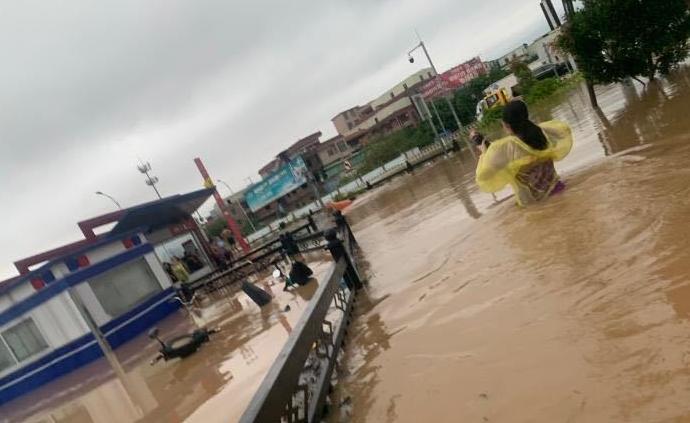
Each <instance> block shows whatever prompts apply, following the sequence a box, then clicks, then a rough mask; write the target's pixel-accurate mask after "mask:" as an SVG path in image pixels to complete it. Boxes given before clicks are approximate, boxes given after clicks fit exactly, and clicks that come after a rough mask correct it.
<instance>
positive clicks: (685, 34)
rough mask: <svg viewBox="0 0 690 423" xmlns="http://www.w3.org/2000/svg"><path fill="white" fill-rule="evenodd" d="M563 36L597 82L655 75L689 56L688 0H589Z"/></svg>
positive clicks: (587, 75)
mask: <svg viewBox="0 0 690 423" xmlns="http://www.w3.org/2000/svg"><path fill="white" fill-rule="evenodd" d="M583 3H584V8H582V9H580V10H578V11H576V12H575V14H574V15H573V16H572V17H571V18H570V19H569V22H568V23H567V25H566V26H565V27H564V30H563V34H562V35H561V36H560V37H559V40H558V45H559V47H560V48H561V49H562V50H564V51H566V52H568V53H570V54H572V55H573V56H575V58H576V60H577V63H578V67H579V68H580V71H581V72H582V73H583V74H584V76H585V78H586V79H587V80H588V81H590V82H593V83H610V82H617V81H620V80H622V79H624V78H627V77H637V76H645V77H648V78H650V79H654V77H655V76H656V74H657V73H661V74H666V73H668V72H669V71H670V70H671V69H672V68H674V67H675V66H676V65H677V64H678V63H680V62H682V61H683V60H685V58H686V57H687V56H688V38H690V11H689V10H688V5H687V4H686V2H685V1H684V0H585V1H584V2H583Z"/></svg>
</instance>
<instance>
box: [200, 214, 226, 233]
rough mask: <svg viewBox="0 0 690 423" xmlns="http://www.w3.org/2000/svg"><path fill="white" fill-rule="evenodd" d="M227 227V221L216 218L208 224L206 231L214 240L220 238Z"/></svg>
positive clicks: (205, 227)
mask: <svg viewBox="0 0 690 423" xmlns="http://www.w3.org/2000/svg"><path fill="white" fill-rule="evenodd" d="M227 227H228V223H227V222H226V221H225V219H218V218H216V219H213V220H211V221H208V222H206V225H205V226H204V230H205V231H206V235H207V236H208V237H209V238H214V237H217V236H220V233H221V232H223V229H226V228H227Z"/></svg>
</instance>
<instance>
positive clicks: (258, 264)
mask: <svg viewBox="0 0 690 423" xmlns="http://www.w3.org/2000/svg"><path fill="white" fill-rule="evenodd" d="M317 230H318V228H317V227H316V224H315V223H314V221H313V220H312V219H311V218H309V219H308V220H307V222H306V223H305V224H303V225H301V226H299V227H297V228H295V229H294V230H292V231H290V232H288V234H289V236H290V237H292V238H295V239H296V241H298V242H302V239H305V240H309V239H311V238H315V237H316V238H318V237H323V233H322V232H318V231H317ZM302 234H306V235H305V236H302ZM284 253H285V252H284V247H283V245H282V243H281V240H280V239H279V238H275V239H272V240H270V241H268V242H266V243H264V244H262V245H261V246H259V247H257V248H255V249H253V250H251V251H250V252H248V253H247V254H245V255H243V256H240V257H238V258H236V259H235V260H234V261H233V263H232V265H231V266H230V267H228V268H225V269H218V270H216V271H214V272H212V273H210V274H208V275H206V276H205V277H203V278H201V279H199V280H198V281H195V282H193V283H191V284H190V285H189V286H188V289H190V290H192V291H201V292H203V293H204V294H212V293H214V292H217V291H224V290H227V289H228V288H230V287H231V286H233V285H236V284H237V283H239V282H242V281H244V280H246V279H247V277H248V276H250V275H252V274H255V273H258V272H261V271H263V270H266V269H268V268H269V267H271V266H273V265H274V264H276V263H278V262H280V261H281V260H282V259H283V257H284Z"/></svg>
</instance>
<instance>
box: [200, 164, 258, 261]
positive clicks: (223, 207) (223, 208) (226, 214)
mask: <svg viewBox="0 0 690 423" xmlns="http://www.w3.org/2000/svg"><path fill="white" fill-rule="evenodd" d="M194 163H195V164H196V168H197V169H199V173H201V177H202V178H204V186H205V187H207V188H213V198H214V199H215V200H216V204H217V205H218V208H219V209H220V212H221V213H222V214H223V218H224V219H225V221H226V222H227V223H228V228H230V231H231V232H232V236H233V237H234V238H235V241H237V243H238V244H240V247H242V251H244V252H245V253H248V252H249V251H250V250H251V247H250V246H249V243H248V242H247V240H246V239H244V237H243V236H242V231H241V230H240V227H239V226H238V225H237V222H235V219H233V218H232V215H231V214H230V211H229V210H228V205H227V204H225V201H223V198H222V197H221V196H220V194H219V193H218V188H216V185H215V184H214V183H213V179H211V177H210V176H209V174H208V171H207V170H206V167H205V166H204V164H203V163H202V162H201V159H200V158H198V157H197V158H195V159H194Z"/></svg>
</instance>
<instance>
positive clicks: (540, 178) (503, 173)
mask: <svg viewBox="0 0 690 423" xmlns="http://www.w3.org/2000/svg"><path fill="white" fill-rule="evenodd" d="M539 127H540V128H541V129H542V131H544V135H546V139H547V141H548V144H549V145H548V147H547V148H546V149H545V150H536V149H534V148H532V147H530V146H528V145H527V144H525V143H524V142H523V141H522V140H520V139H519V138H518V137H516V136H513V135H511V136H508V137H505V138H501V139H500V140H497V141H494V142H492V143H491V145H490V146H489V148H488V149H487V151H486V152H485V153H484V154H482V155H481V157H480V159H479V164H478V165H477V175H476V176H477V178H476V179H477V185H479V188H480V189H481V190H482V191H485V192H497V191H500V190H502V189H503V188H504V187H505V186H506V185H510V186H511V187H513V191H514V192H515V199H516V200H517V203H518V205H520V206H525V205H527V204H530V203H534V202H537V201H541V200H543V199H544V198H547V197H548V196H549V195H550V194H551V191H552V190H553V189H554V187H555V186H556V184H557V183H558V181H559V177H558V173H556V169H555V168H554V166H553V162H554V161H559V160H563V158H564V157H565V156H567V155H568V153H570V149H571V148H572V146H573V137H572V134H571V131H570V127H569V126H568V125H567V124H565V123H563V122H560V121H555V120H552V121H549V122H544V123H542V124H540V125H539Z"/></svg>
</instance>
